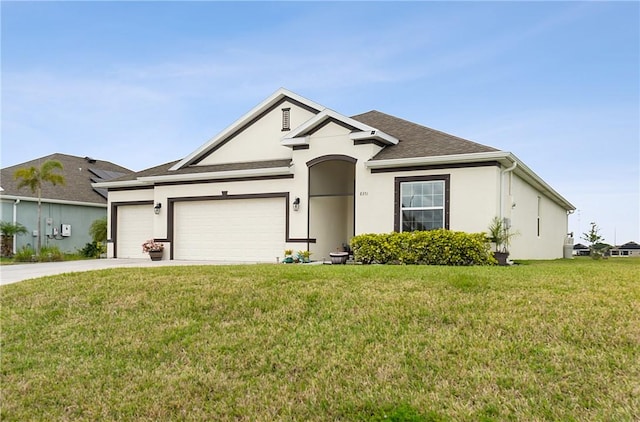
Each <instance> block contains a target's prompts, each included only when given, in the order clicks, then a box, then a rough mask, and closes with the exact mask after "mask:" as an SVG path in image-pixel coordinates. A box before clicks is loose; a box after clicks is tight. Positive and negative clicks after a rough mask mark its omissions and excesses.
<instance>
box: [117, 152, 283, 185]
mask: <svg viewBox="0 0 640 422" xmlns="http://www.w3.org/2000/svg"><path fill="white" fill-rule="evenodd" d="M179 161H180V160H176V161H172V162H170V163H164V164H161V165H159V166H156V167H151V168H148V169H145V170H142V171H139V172H137V173H131V174H128V175H126V176H123V177H119V178H117V179H113V181H117V182H122V181H126V180H135V179H137V178H138V177H150V176H166V175H180V174H194V173H213V172H219V171H232V170H254V169H265V168H276V167H289V166H290V165H291V159H289V158H287V159H283V160H264V161H247V162H243V163H228V164H212V165H208V166H203V165H192V166H188V167H184V168H181V169H179V170H172V171H169V169H170V168H171V167H173V166H174V165H175V164H176V163H178V162H179Z"/></svg>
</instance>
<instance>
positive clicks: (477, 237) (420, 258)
mask: <svg viewBox="0 0 640 422" xmlns="http://www.w3.org/2000/svg"><path fill="white" fill-rule="evenodd" d="M351 248H352V249H353V252H354V256H355V259H356V261H359V262H362V263H365V264H372V263H379V264H421V265H492V264H495V262H496V261H495V259H494V258H493V255H492V254H491V251H490V245H489V242H488V239H487V237H486V235H485V234H484V233H464V232H456V231H450V230H445V229H439V230H430V231H415V232H404V233H382V234H371V233H369V234H361V235H358V236H355V237H354V238H353V239H351Z"/></svg>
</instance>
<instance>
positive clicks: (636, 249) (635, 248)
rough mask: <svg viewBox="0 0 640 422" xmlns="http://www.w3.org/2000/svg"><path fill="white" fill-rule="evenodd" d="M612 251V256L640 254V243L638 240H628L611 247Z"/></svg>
mask: <svg viewBox="0 0 640 422" xmlns="http://www.w3.org/2000/svg"><path fill="white" fill-rule="evenodd" d="M610 252H611V256H640V245H639V244H637V243H636V242H627V243H625V244H624V245H620V246H615V247H613V248H611V251H610Z"/></svg>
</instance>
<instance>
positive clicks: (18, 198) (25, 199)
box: [0, 195, 107, 208]
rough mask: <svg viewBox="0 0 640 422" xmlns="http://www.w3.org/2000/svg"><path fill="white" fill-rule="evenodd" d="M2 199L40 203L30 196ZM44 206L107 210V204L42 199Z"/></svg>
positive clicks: (7, 196)
mask: <svg viewBox="0 0 640 422" xmlns="http://www.w3.org/2000/svg"><path fill="white" fill-rule="evenodd" d="M0 199H7V200H11V201H15V200H20V202H22V201H24V202H35V203H37V202H38V198H32V197H30V196H18V195H2V196H0ZM41 202H42V203H43V204H60V205H78V206H82V207H95V208H107V204H98V203H95V202H82V201H69V200H66V199H49V198H41Z"/></svg>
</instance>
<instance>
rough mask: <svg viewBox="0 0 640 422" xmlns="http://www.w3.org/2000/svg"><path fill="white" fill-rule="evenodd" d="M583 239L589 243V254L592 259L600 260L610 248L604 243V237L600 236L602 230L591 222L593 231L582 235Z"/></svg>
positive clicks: (590, 230)
mask: <svg viewBox="0 0 640 422" xmlns="http://www.w3.org/2000/svg"><path fill="white" fill-rule="evenodd" d="M582 238H583V239H584V240H586V241H587V242H588V243H589V254H590V256H591V258H592V259H600V258H602V256H603V255H604V254H605V253H606V252H607V248H608V246H607V245H606V244H604V243H603V242H602V241H603V240H604V237H602V236H601V235H600V228H599V227H598V225H597V224H596V223H594V222H591V229H589V231H588V232H586V233H583V234H582Z"/></svg>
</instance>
